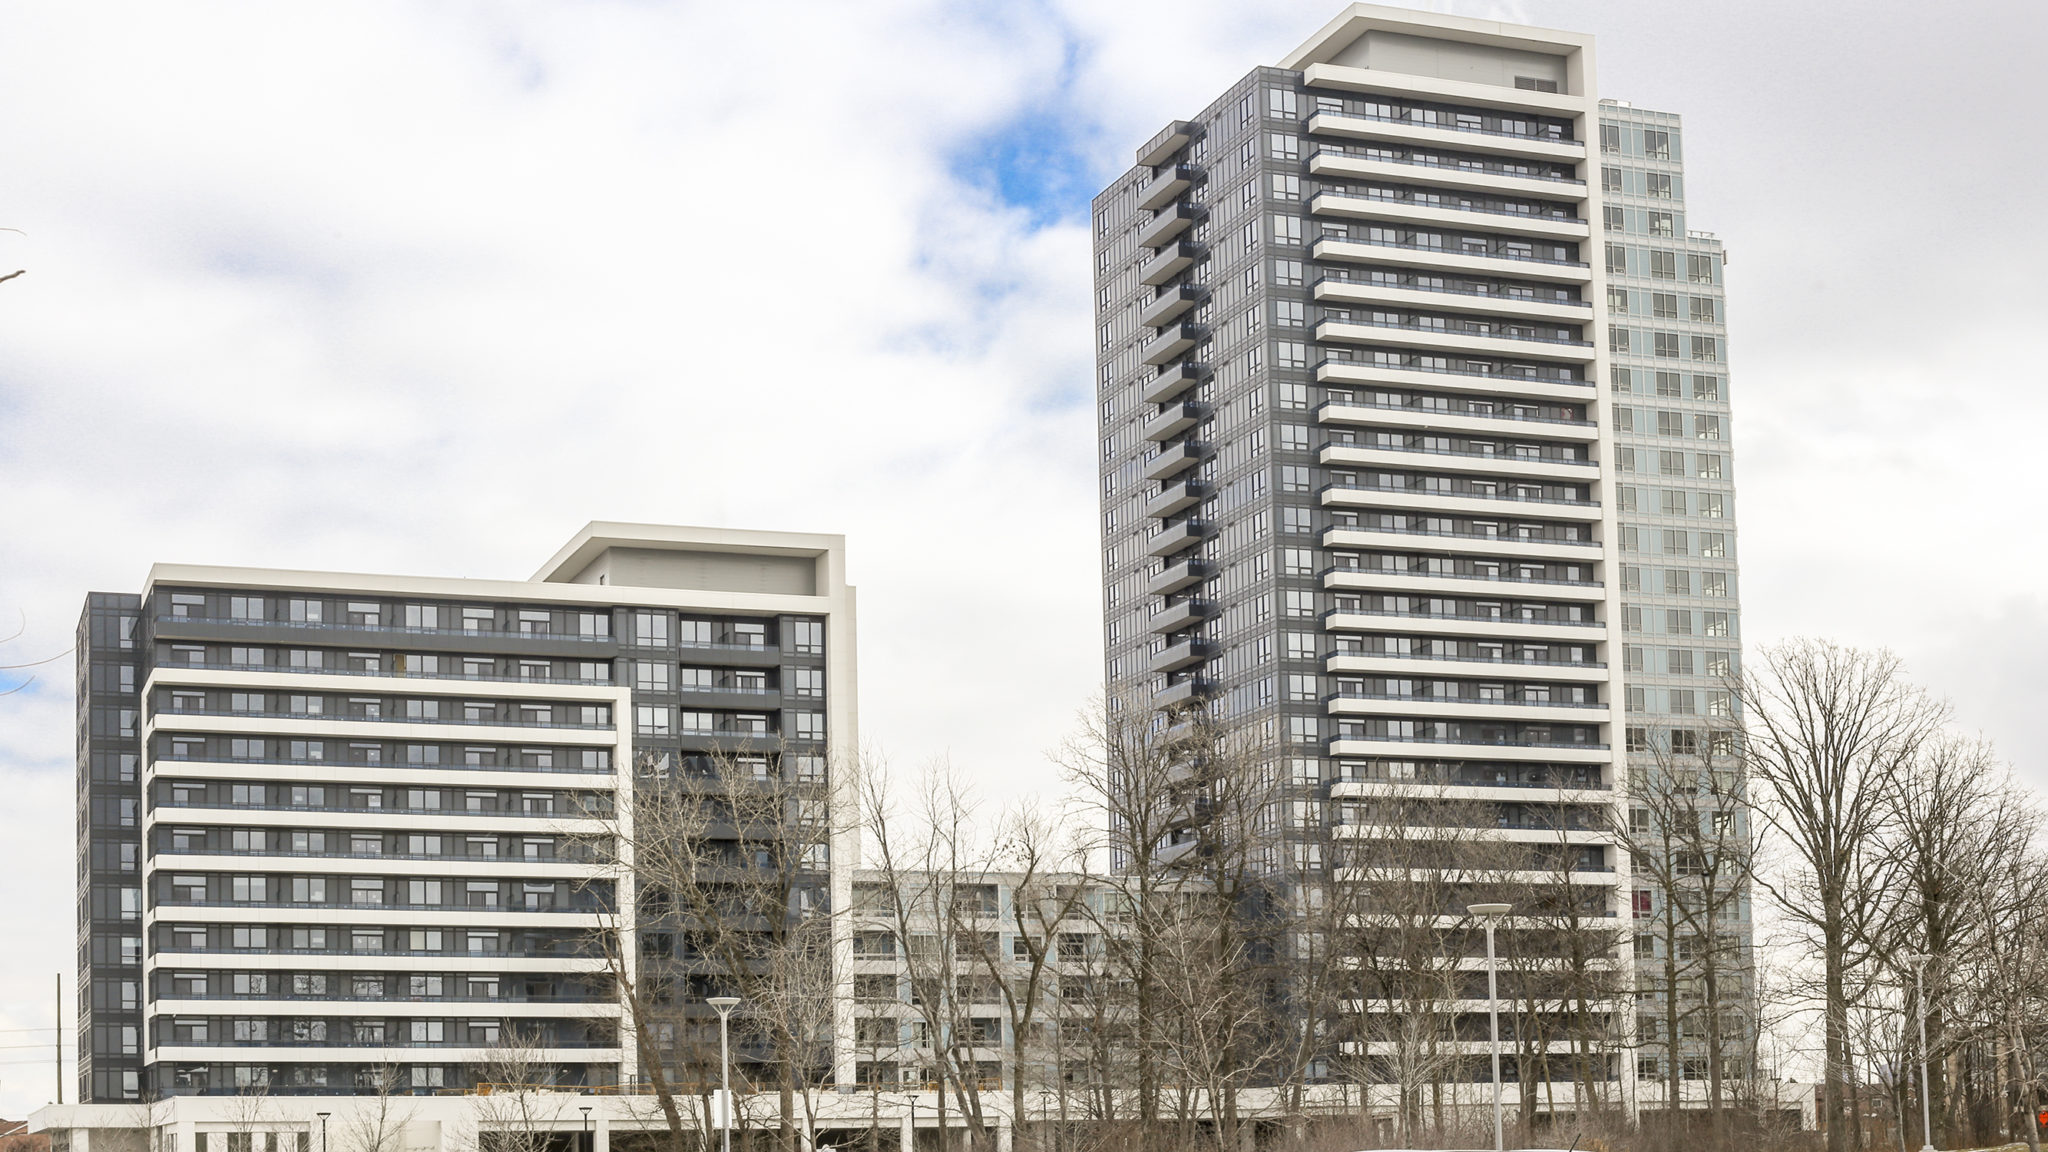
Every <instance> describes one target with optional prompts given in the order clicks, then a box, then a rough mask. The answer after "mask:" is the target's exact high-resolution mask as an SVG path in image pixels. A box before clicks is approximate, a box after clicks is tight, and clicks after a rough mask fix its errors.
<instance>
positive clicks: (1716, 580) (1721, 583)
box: [1700, 572, 1728, 596]
mask: <svg viewBox="0 0 2048 1152" xmlns="http://www.w3.org/2000/svg"><path fill="white" fill-rule="evenodd" d="M1700 595H1702V596H1726V595H1728V574H1727V573H1726V572H1702V573H1700Z"/></svg>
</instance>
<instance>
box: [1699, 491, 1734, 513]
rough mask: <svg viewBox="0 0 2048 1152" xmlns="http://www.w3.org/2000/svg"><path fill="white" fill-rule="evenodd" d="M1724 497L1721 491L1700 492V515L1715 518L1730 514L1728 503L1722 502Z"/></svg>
mask: <svg viewBox="0 0 2048 1152" xmlns="http://www.w3.org/2000/svg"><path fill="white" fill-rule="evenodd" d="M1722 499H1723V497H1722V495H1721V493H1719V492H1702V493H1700V496H1699V500H1700V515H1702V516H1705V517H1708V518H1710V519H1715V520H1718V519H1721V518H1722V517H1724V516H1726V515H1727V514H1728V512H1727V505H1725V504H1724V503H1722Z"/></svg>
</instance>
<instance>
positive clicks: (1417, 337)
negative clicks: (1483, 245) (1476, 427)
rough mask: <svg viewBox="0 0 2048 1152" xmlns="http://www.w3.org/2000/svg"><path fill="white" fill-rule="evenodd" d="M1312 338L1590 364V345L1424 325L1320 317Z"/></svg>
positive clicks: (1591, 355) (1592, 353) (1591, 353)
mask: <svg viewBox="0 0 2048 1152" xmlns="http://www.w3.org/2000/svg"><path fill="white" fill-rule="evenodd" d="M1315 335H1316V340H1317V341H1319V342H1320V343H1324V344H1372V345H1376V346H1382V347H1388V348H1428V349H1431V350H1433V351H1443V352H1472V353H1477V354H1480V355H1486V356H1505V357H1510V358H1513V359H1519V360H1552V361H1558V362H1562V363H1569V364H1591V363H1592V362H1593V360H1594V352H1593V348H1592V345H1590V344H1587V345H1581V344H1557V343H1551V342H1547V341H1543V340H1517V339H1514V338H1513V337H1509V336H1474V335H1470V334H1468V333H1462V332H1437V331H1433V330H1431V329H1428V328H1391V327H1385V326H1382V325H1378V324H1353V323H1349V322H1347V321H1343V320H1324V321H1321V322H1320V323H1318V324H1317V325H1316V332H1315Z"/></svg>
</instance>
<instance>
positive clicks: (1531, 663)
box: [1330, 648, 1607, 668]
mask: <svg viewBox="0 0 2048 1152" xmlns="http://www.w3.org/2000/svg"><path fill="white" fill-rule="evenodd" d="M1330 655H1331V656H1333V657H1335V656H1358V657H1364V658H1368V659H1373V660H1447V661H1455V662H1458V663H1462V664H1505V665H1512V666H1521V667H1536V668H1605V667H1607V665H1606V664H1605V663H1604V662H1602V661H1599V660H1547V659H1546V660H1531V659H1528V658H1527V657H1519V658H1512V659H1511V658H1509V657H1507V656H1505V655H1502V656H1438V655H1436V654H1435V653H1421V652H1365V651H1347V650H1345V649H1342V648H1339V649H1337V650H1336V651H1335V652H1332V653H1330Z"/></svg>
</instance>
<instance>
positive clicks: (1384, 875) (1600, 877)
mask: <svg viewBox="0 0 2048 1152" xmlns="http://www.w3.org/2000/svg"><path fill="white" fill-rule="evenodd" d="M1339 827H1340V828H1341V827H1344V825H1339ZM1439 875H1440V874H1439V873H1435V872H1432V871H1430V870H1428V869H1426V868H1411V869H1408V870H1406V871H1405V872H1404V871H1403V870H1402V869H1399V868H1394V867H1391V866H1390V867H1387V868H1383V869H1373V870H1368V869H1363V868H1339V869H1337V870H1336V872H1334V873H1333V874H1332V875H1331V879H1332V880H1334V881H1336V882H1337V883H1339V884H1362V883H1373V884H1389V883H1393V884H1399V883H1404V882H1417V881H1424V880H1430V879H1433V878H1436V877H1438V876H1439ZM1459 875H1460V876H1463V877H1465V878H1467V879H1470V880H1477V881H1481V882H1490V883H1500V884H1515V885H1532V886H1533V885H1544V884H1548V885H1556V886H1563V887H1571V888H1613V887H1615V878H1614V873H1612V872H1593V871H1583V870H1581V871H1573V872H1557V871H1553V870H1550V869H1547V868H1537V869H1514V868H1506V869H1503V868H1466V869H1461V870H1460V871H1459ZM1582 915H1583V914H1582ZM1587 918H1588V919H1595V917H1587ZM1347 919H1349V920H1351V921H1352V926H1353V927H1363V926H1364V925H1362V924H1360V923H1358V922H1359V921H1360V920H1363V919H1364V917H1358V916H1354V917H1348V918H1347ZM1597 919H1602V920H1604V919H1606V917H1597Z"/></svg>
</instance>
